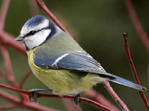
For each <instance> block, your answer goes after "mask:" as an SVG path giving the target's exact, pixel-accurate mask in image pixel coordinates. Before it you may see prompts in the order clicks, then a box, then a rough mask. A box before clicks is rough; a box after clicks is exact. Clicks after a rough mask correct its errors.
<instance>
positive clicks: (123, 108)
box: [103, 81, 129, 111]
mask: <svg viewBox="0 0 149 111" xmlns="http://www.w3.org/2000/svg"><path fill="white" fill-rule="evenodd" d="M103 84H104V86H105V88H106V90H107V91H108V92H109V93H110V95H111V96H112V97H113V99H114V100H115V101H116V103H117V104H118V105H119V106H120V108H121V109H122V111H129V109H128V108H127V106H126V104H125V103H124V102H123V101H122V100H121V98H120V97H119V96H118V95H117V94H116V92H115V91H114V90H113V88H112V87H111V86H110V84H109V82H107V81H105V82H104V83H103Z"/></svg>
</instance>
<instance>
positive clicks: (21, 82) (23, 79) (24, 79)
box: [19, 70, 32, 88]
mask: <svg viewBox="0 0 149 111" xmlns="http://www.w3.org/2000/svg"><path fill="white" fill-rule="evenodd" d="M31 73H32V71H31V70H29V71H27V73H26V74H24V76H23V77H22V80H21V81H20V84H19V88H22V87H23V85H24V83H25V81H26V80H27V79H28V77H29V76H30V75H31Z"/></svg>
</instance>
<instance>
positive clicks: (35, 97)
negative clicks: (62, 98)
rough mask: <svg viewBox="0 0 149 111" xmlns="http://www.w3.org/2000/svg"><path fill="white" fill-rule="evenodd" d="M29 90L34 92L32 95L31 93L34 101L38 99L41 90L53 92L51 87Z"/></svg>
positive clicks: (31, 98) (30, 96) (30, 97)
mask: <svg viewBox="0 0 149 111" xmlns="http://www.w3.org/2000/svg"><path fill="white" fill-rule="evenodd" d="M29 92H32V95H29V99H30V100H31V101H33V102H36V101H37V99H38V93H39V92H52V90H51V89H38V88H36V89H30V90H29Z"/></svg>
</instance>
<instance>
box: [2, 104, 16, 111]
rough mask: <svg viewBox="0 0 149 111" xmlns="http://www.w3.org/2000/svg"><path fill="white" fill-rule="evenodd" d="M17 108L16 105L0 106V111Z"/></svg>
mask: <svg viewBox="0 0 149 111" xmlns="http://www.w3.org/2000/svg"><path fill="white" fill-rule="evenodd" d="M17 107H18V106H17V105H4V106H0V111H2V110H8V109H11V110H12V109H14V108H17Z"/></svg>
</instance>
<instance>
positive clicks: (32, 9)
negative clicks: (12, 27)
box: [29, 0, 40, 16]
mask: <svg viewBox="0 0 149 111" xmlns="http://www.w3.org/2000/svg"><path fill="white" fill-rule="evenodd" d="M29 5H30V12H31V13H32V15H33V16H35V15H37V14H39V12H40V11H39V7H38V5H37V3H36V1H35V0H30V3H29Z"/></svg>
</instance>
